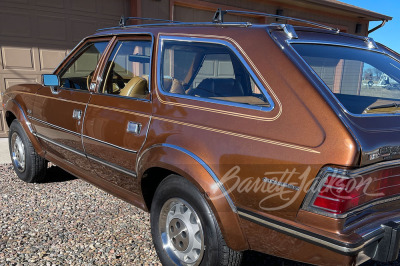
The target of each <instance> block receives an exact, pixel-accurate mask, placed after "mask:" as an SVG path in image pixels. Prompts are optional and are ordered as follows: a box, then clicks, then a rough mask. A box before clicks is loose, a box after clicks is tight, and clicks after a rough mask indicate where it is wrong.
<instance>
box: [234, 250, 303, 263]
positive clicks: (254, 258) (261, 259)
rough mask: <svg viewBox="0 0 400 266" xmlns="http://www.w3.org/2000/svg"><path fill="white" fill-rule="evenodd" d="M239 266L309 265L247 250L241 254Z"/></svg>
mask: <svg viewBox="0 0 400 266" xmlns="http://www.w3.org/2000/svg"><path fill="white" fill-rule="evenodd" d="M241 265H285V266H307V265H309V264H305V263H301V262H296V261H292V260H287V259H282V258H279V257H274V256H270V255H267V254H263V253H260V252H257V251H253V250H249V251H245V252H244V253H243V260H242V263H241Z"/></svg>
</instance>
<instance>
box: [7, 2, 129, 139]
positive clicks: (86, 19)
mask: <svg viewBox="0 0 400 266" xmlns="http://www.w3.org/2000/svg"><path fill="white" fill-rule="evenodd" d="M129 10H130V1H129V0H0V92H4V91H5V89H6V88H8V87H9V86H12V85H15V84H20V83H26V82H29V83H30V82H40V75H41V74H42V73H51V72H52V71H53V70H54V68H55V67H57V66H58V64H59V63H60V62H61V60H62V59H63V58H64V57H65V55H66V54H67V52H68V51H70V50H71V49H72V48H73V47H74V46H75V45H76V44H77V43H78V42H79V41H80V40H81V39H82V38H83V37H85V36H87V35H90V34H93V33H94V32H95V30H96V29H99V28H104V27H110V26H117V25H118V21H119V18H120V16H121V15H125V16H127V15H129ZM0 101H1V96H0ZM3 117H4V114H3V111H2V109H1V108H0V136H5V131H6V129H5V123H4V121H3Z"/></svg>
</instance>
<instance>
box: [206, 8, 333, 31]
mask: <svg viewBox="0 0 400 266" xmlns="http://www.w3.org/2000/svg"><path fill="white" fill-rule="evenodd" d="M229 13H230V14H242V15H255V16H261V17H271V18H278V19H284V20H290V21H296V22H300V23H304V24H308V25H313V26H315V27H319V28H323V29H327V30H332V31H335V32H337V33H339V32H340V30H339V29H338V28H333V27H330V26H327V25H323V24H320V23H316V22H312V21H308V20H304V19H299V18H292V17H285V16H280V15H273V14H268V13H261V12H252V11H239V10H221V9H220V8H218V10H217V12H215V14H214V17H213V22H214V23H223V22H224V15H225V14H229Z"/></svg>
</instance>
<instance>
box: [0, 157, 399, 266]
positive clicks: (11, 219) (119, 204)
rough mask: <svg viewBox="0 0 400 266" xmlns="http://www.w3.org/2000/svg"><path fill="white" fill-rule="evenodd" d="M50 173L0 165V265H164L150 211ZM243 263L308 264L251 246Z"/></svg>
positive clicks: (61, 174) (62, 174) (61, 173)
mask: <svg viewBox="0 0 400 266" xmlns="http://www.w3.org/2000/svg"><path fill="white" fill-rule="evenodd" d="M48 179H51V180H52V181H51V182H48V183H42V184H27V183H24V182H23V181H20V180H19V179H18V178H17V177H16V175H15V174H14V171H13V169H12V166H11V165H10V164H6V165H0V210H1V213H0V265H161V264H160V261H159V260H158V257H157V254H156V252H155V249H154V247H153V243H152V239H151V234H150V216H149V214H148V213H146V212H144V211H142V210H140V209H138V208H136V207H134V206H132V205H130V204H128V203H126V202H124V201H122V200H120V199H118V198H115V197H113V196H111V195H110V194H108V193H106V192H103V191H102V190H100V189H98V188H96V187H94V186H93V185H91V184H89V183H86V182H85V181H82V180H80V179H76V178H74V177H73V176H71V175H69V174H68V173H66V172H64V171H63V170H61V169H60V168H58V167H55V166H53V167H51V168H50V169H49V178H48ZM242 265H287V266H290V265H292V266H294V265H296V266H304V265H306V264H302V263H297V262H293V261H290V260H285V259H280V258H277V257H273V256H268V255H265V254H261V253H258V252H254V251H248V252H245V253H244V256H243V262H242ZM365 265H384V264H375V263H373V262H372V263H367V264H365ZM391 265H400V263H399V261H397V262H395V263H392V264H391Z"/></svg>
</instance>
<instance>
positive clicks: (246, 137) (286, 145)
mask: <svg viewBox="0 0 400 266" xmlns="http://www.w3.org/2000/svg"><path fill="white" fill-rule="evenodd" d="M17 93H22V94H30V95H36V96H39V97H44V98H50V99H57V100H61V101H65V102H71V103H76V104H81V105H86V104H84V103H80V102H75V101H71V100H65V99H58V98H55V97H50V96H44V95H37V94H34V93H28V92H21V91H19V92H17ZM157 96H158V93H157ZM277 102H278V101H277ZM168 103H169V104H175V103H172V102H168ZM279 103H280V102H279ZM182 105H183V106H186V105H185V104H182ZM88 106H90V107H94V108H100V109H106V110H110V111H116V112H120V113H125V114H133V115H136V116H141V117H145V118H150V117H152V118H153V119H155V120H159V121H163V122H168V123H173V124H177V125H181V126H187V127H192V128H196V129H201V130H206V131H210V132H215V133H219V134H224V135H228V136H233V137H238V138H242V139H247V140H252V141H257V142H262V143H267V144H271V145H277V146H281V147H285V148H290V149H295V150H299V151H304V152H310V153H314V154H320V152H319V151H316V150H313V149H311V148H308V147H304V146H299V145H294V144H289V143H285V142H280V141H275V140H270V139H264V138H258V137H254V136H249V135H244V134H240V133H235V132H231V131H226V130H221V129H215V128H210V127H205V126H201V125H196V124H191V123H186V122H181V121H177V120H173V119H167V118H162V117H158V116H151V115H147V114H142V113H138V112H133V111H128V110H122V109H117V108H111V107H105V106H99V105H95V104H88ZM193 107H196V108H204V110H205V111H210V110H212V112H214V111H218V112H219V113H223V114H227V115H234V114H237V115H240V116H241V117H243V118H250V117H252V116H250V115H244V114H239V113H234V112H227V111H226V112H225V111H221V110H217V109H212V108H206V107H200V106H193ZM209 109H210V110H209ZM281 110H282V109H281ZM232 113H233V114H232ZM280 113H281V112H280ZM280 113H279V115H280ZM257 118H263V117H256V116H254V117H253V118H250V119H257ZM270 119H271V118H270ZM275 119H277V116H275V118H274V120H275ZM257 120H258V119H257ZM269 121H271V120H269Z"/></svg>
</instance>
